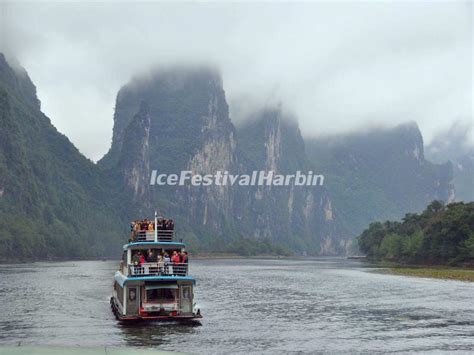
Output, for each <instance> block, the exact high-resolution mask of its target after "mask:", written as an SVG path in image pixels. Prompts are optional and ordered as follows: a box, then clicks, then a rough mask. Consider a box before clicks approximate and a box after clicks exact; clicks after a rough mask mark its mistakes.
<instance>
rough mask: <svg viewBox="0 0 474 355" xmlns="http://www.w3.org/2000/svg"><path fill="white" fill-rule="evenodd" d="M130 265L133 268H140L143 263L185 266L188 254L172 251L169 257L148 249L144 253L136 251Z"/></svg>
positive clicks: (163, 252)
mask: <svg viewBox="0 0 474 355" xmlns="http://www.w3.org/2000/svg"><path fill="white" fill-rule="evenodd" d="M132 263H133V265H135V266H140V265H141V264H145V263H158V264H159V263H163V264H164V265H170V264H187V263H188V252H187V251H176V250H175V251H173V253H171V255H169V254H168V253H167V252H165V251H162V252H161V253H158V252H156V251H153V250H152V249H149V250H148V251H147V252H146V253H145V252H142V251H141V250H137V251H136V252H134V253H133V255H132Z"/></svg>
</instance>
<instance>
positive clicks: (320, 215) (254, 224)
mask: <svg viewBox="0 0 474 355" xmlns="http://www.w3.org/2000/svg"><path fill="white" fill-rule="evenodd" d="M246 122H247V123H246V124H244V125H243V126H241V127H239V129H238V130H237V132H238V138H239V139H238V147H239V151H240V156H241V160H242V164H243V165H244V167H245V168H246V170H247V172H250V171H251V170H262V171H267V172H268V171H273V172H274V174H282V175H286V174H295V173H296V171H301V173H303V174H308V173H309V171H312V170H313V169H311V166H310V165H309V164H308V162H307V160H306V152H305V145H304V141H303V138H302V137H301V133H300V130H299V128H298V124H297V122H296V120H295V119H294V118H293V117H289V116H288V115H285V114H284V113H282V111H281V109H280V108H267V109H264V110H262V111H260V112H257V113H255V114H254V115H253V116H252V117H250V118H248V119H247V120H246ZM241 192H242V194H243V196H241V200H240V202H241V205H240V212H241V214H240V215H241V218H242V220H243V221H245V225H248V226H250V227H251V228H249V230H248V233H249V235H252V236H253V237H254V238H257V239H258V238H269V239H272V240H276V241H279V242H282V243H284V244H285V245H287V246H289V247H290V248H292V249H293V250H296V251H298V252H300V253H310V254H324V255H331V254H338V253H344V251H345V248H346V244H347V239H345V238H344V236H343V233H342V231H341V230H338V228H337V221H336V220H337V217H336V214H335V213H334V211H333V209H332V204H331V199H330V197H329V194H328V192H327V190H326V189H325V188H324V187H323V186H295V185H289V186H255V187H251V188H250V189H248V191H245V190H244V191H241Z"/></svg>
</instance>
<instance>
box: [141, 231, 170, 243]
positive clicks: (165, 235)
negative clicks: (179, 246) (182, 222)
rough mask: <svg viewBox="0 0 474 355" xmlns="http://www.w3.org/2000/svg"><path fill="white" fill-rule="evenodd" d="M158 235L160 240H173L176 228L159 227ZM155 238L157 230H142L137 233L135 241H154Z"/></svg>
mask: <svg viewBox="0 0 474 355" xmlns="http://www.w3.org/2000/svg"><path fill="white" fill-rule="evenodd" d="M156 232H157V237H158V241H159V242H172V241H173V236H174V230H161V229H158V230H157V231H156ZM154 240H155V231H140V232H137V233H136V235H135V241H137V242H153V241H154Z"/></svg>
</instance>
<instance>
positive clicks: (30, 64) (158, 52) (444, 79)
mask: <svg viewBox="0 0 474 355" xmlns="http://www.w3.org/2000/svg"><path fill="white" fill-rule="evenodd" d="M0 1H1V0H0ZM0 7H1V10H2V11H1V14H0V16H1V17H0V40H1V43H0V50H1V51H3V52H5V53H6V54H7V55H8V56H15V57H16V58H17V59H18V60H19V61H20V63H21V64H22V65H23V66H24V67H25V68H26V69H27V71H28V72H29V74H30V76H31V78H32V80H33V82H34V83H35V84H36V86H37V89H38V96H39V99H40V100H41V102H42V108H43V111H44V112H45V113H46V114H47V115H48V116H49V117H50V118H51V120H52V122H53V123H54V125H55V126H56V127H57V128H58V129H59V130H60V131H61V132H63V133H64V134H66V135H67V136H68V137H69V138H70V139H71V141H72V142H73V143H74V144H75V145H76V146H77V147H78V148H79V149H80V150H81V152H83V153H84V154H85V155H86V156H88V157H89V158H91V159H93V160H97V159H100V158H101V157H102V156H103V155H104V154H105V152H106V151H107V150H108V148H109V146H110V140H111V137H112V125H113V121H112V116H113V110H114V104H115V96H116V94H117V91H118V89H119V88H120V87H121V86H122V85H123V84H125V83H126V82H127V81H128V80H129V79H130V77H131V76H132V75H134V74H136V73H139V72H140V71H143V70H146V69H148V68H149V67H152V66H156V65H160V64H168V63H173V62H180V63H182V62H190V63H193V62H209V63H214V64H216V65H217V66H218V67H219V68H220V69H221V72H222V75H223V79H224V87H225V90H226V94H227V99H228V102H229V104H230V108H231V115H232V119H233V120H234V121H236V120H237V121H238V120H239V119H241V116H242V115H244V114H245V112H247V111H248V110H252V109H253V108H254V107H258V106H261V105H265V104H272V103H275V102H280V101H281V102H282V104H283V107H285V108H286V109H287V110H290V111H293V112H294V113H295V114H296V115H297V116H298V118H299V122H300V127H301V130H302V132H303V135H305V136H313V135H321V134H334V133H339V132H347V131H350V130H356V129H361V128H365V127H370V126H374V125H394V124H397V123H400V122H404V121H408V120H415V121H417V122H418V124H419V125H420V128H421V129H422V133H423V135H424V136H425V140H427V141H429V140H430V139H431V137H432V136H433V135H434V134H436V132H437V131H439V130H442V129H446V128H448V127H449V126H450V125H451V124H452V123H453V122H455V121H459V120H460V121H464V122H467V123H468V124H471V125H472V124H473V111H472V100H473V87H472V83H473V82H472V64H473V61H472V46H473V42H472V37H473V35H472V31H473V22H472V4H471V3H470V2H448V1H443V2H440V1H437V2H428V1H422V2H421V1H420V2H399V1H397V2H389V1H383V2H375V1H372V2H358V1H352V2H341V1H338V2H317V3H299V4H298V3H291V4H289V3H258V4H257V3H240V4H236V3H223V2H221V3H151V2H147V3H141V4H138V3H132V2H130V3H120V4H116V3H111V2H108V3H107V2H105V3H104V2H103V3H90V2H89V3H71V2H53V3H47V4H45V3H39V2H35V3H7V2H2V3H1V4H0ZM471 138H472V140H473V141H474V138H473V137H471Z"/></svg>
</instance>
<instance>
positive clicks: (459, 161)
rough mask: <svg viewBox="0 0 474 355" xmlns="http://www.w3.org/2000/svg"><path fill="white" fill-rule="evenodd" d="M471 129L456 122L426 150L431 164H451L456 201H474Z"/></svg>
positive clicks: (435, 138)
mask: <svg viewBox="0 0 474 355" xmlns="http://www.w3.org/2000/svg"><path fill="white" fill-rule="evenodd" d="M473 129H474V127H473V125H472V124H471V125H469V124H463V123H460V122H456V123H454V124H453V125H452V126H451V127H450V128H449V129H448V130H446V131H445V132H441V133H440V134H438V135H437V136H436V137H434V139H433V140H432V142H431V143H430V145H429V146H428V147H427V149H426V151H427V154H426V155H427V157H428V158H429V159H430V160H432V161H433V162H436V163H439V164H446V162H451V163H452V165H453V176H454V178H453V185H454V187H455V190H456V191H455V192H456V193H455V199H456V200H457V201H465V202H469V201H474V145H473V143H472V142H471V141H470V139H469V134H470V133H471V132H472V130H473Z"/></svg>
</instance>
